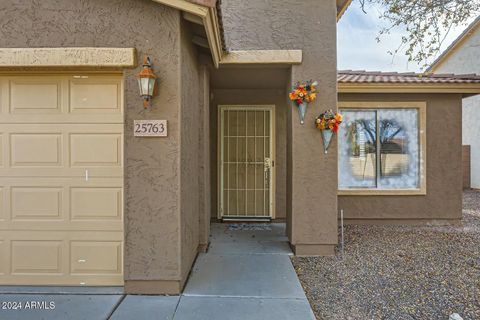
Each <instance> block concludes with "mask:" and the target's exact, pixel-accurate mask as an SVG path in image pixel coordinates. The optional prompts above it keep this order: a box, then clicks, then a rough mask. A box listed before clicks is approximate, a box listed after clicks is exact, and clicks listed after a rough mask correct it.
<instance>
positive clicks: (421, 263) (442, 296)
mask: <svg viewBox="0 0 480 320" xmlns="http://www.w3.org/2000/svg"><path fill="white" fill-rule="evenodd" d="M463 215H464V222H463V226H448V227H437V226H422V227H420V226H347V227H346V229H345V256H344V258H343V259H342V258H341V256H340V253H337V256H336V257H317V258H295V257H294V258H292V261H293V264H294V267H295V270H296V271H297V274H298V276H299V278H300V281H301V282H302V285H303V287H304V289H305V292H306V294H307V297H308V299H309V301H310V304H311V306H312V309H313V310H314V312H315V314H316V316H317V319H335V320H336V319H362V320H364V319H402V320H403V319H428V320H430V319H445V320H447V319H448V317H449V315H450V314H452V313H458V314H459V315H460V316H461V317H463V319H464V320H467V319H468V320H474V319H480V191H466V192H465V193H464V210H463Z"/></svg>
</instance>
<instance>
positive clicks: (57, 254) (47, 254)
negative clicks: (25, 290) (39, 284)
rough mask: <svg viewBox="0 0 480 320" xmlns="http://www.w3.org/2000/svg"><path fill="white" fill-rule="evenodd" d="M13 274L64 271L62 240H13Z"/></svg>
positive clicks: (57, 272)
mask: <svg viewBox="0 0 480 320" xmlns="http://www.w3.org/2000/svg"><path fill="white" fill-rule="evenodd" d="M11 270H12V274H20V273H27V274H47V273H49V274H59V273H62V272H63V270H62V241H52V240H47V241H45V240H44V241H42V240H35V241H27V240H13V241H12V242H11Z"/></svg>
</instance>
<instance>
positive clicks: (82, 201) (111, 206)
mask: <svg viewBox="0 0 480 320" xmlns="http://www.w3.org/2000/svg"><path fill="white" fill-rule="evenodd" d="M70 195H71V196H70V201H71V217H72V219H73V220H85V219H87V220H92V219H94V220H112V219H113V220H121V219H122V189H121V188H105V187H97V188H71V189H70Z"/></svg>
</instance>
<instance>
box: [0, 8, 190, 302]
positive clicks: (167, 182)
mask: <svg viewBox="0 0 480 320" xmlns="http://www.w3.org/2000/svg"><path fill="white" fill-rule="evenodd" d="M180 19H181V16H180V12H178V11H177V10H174V9H171V8H168V7H165V6H162V5H159V4H158V3H155V2H154V1H151V0H102V1H96V0H83V1H76V0H62V1H56V0H43V1H38V2H32V1H29V0H3V1H1V2H0V21H2V25H3V26H2V28H1V29H0V47H127V48H136V50H137V54H138V57H137V60H138V61H142V57H143V56H144V55H149V56H150V57H151V59H152V61H153V63H154V70H155V72H156V74H157V76H158V77H159V87H158V89H159V90H158V96H157V97H156V98H155V99H154V100H153V106H152V107H151V108H149V109H148V110H144V109H143V106H142V100H141V99H140V98H139V96H138V86H137V83H136V77H135V76H136V74H137V73H138V72H139V70H140V68H141V66H137V67H136V68H135V69H128V70H125V71H124V78H125V91H124V99H125V149H124V154H125V156H124V158H125V197H124V198H125V200H124V201H125V212H124V218H125V257H124V266H125V269H124V273H125V280H126V290H127V291H130V292H141V293H147V292H149V293H161V292H167V291H171V292H175V291H176V292H178V290H179V282H180V280H182V271H181V262H182V261H184V262H185V263H183V264H182V266H184V265H185V267H183V269H184V270H185V269H186V268H187V267H186V265H188V263H189V260H191V256H192V251H193V249H192V247H193V245H194V243H195V242H196V241H197V240H193V239H187V241H186V243H185V244H184V245H183V246H182V249H183V250H181V245H180V238H181V235H182V234H184V235H185V234H186V233H189V232H194V233H195V232H197V233H196V234H197V239H198V231H195V228H194V227H192V226H190V225H187V226H185V228H188V230H186V229H182V230H181V229H180V201H181V196H185V195H184V194H183V195H182V194H181V193H180V187H181V178H183V177H181V176H180V169H181V168H180V166H181V165H182V166H185V167H187V168H186V170H187V171H186V172H187V173H188V172H190V171H191V170H193V167H192V166H193V165H192V164H191V160H190V159H191V155H190V154H189V153H188V151H187V152H186V153H184V154H183V155H184V156H185V157H186V159H187V160H186V161H184V162H181V161H180V155H181V150H180V142H181V139H185V140H188V139H190V138H189V137H191V136H193V133H192V132H191V131H188V132H187V134H186V135H185V136H182V138H181V137H180V126H179V125H180V117H181V116H182V117H185V114H181V113H180V104H181V102H183V105H184V106H185V107H186V108H188V109H192V108H193V104H191V103H189V102H188V101H189V100H188V99H185V98H183V99H182V98H181V97H180V90H179V87H180V86H179V84H180V81H181V73H180V63H181V59H180V42H181V41H180V39H181V38H180ZM189 54H190V53H189ZM182 61H183V62H185V63H187V62H189V61H190V57H186V56H184V57H183V59H182ZM187 68H194V67H193V66H192V63H190V64H189V65H188V66H187ZM57 70H58V69H57ZM189 83H190V81H189ZM188 90H189V91H191V92H194V91H195V90H196V89H195V85H191V86H190V85H189V87H188ZM195 99H196V98H195ZM134 119H167V120H168V121H169V122H168V137H167V138H134V137H133V120H134ZM184 127H185V125H184ZM192 128H193V127H192ZM192 130H196V128H193V129H192ZM188 170H190V171H188ZM192 205H193V204H192ZM182 210H183V211H182V217H185V218H189V217H193V216H194V215H195V213H194V212H193V211H192V208H190V207H183V208H182ZM181 231H182V233H181ZM181 251H182V252H185V256H183V257H184V259H183V260H182V261H181V260H180V252H181ZM187 252H188V253H187ZM183 273H185V271H184V272H183ZM141 280H149V281H144V282H142V281H141ZM154 280H155V281H154ZM132 281H138V282H132ZM162 287H163V288H162Z"/></svg>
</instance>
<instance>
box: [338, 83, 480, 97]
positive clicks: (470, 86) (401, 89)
mask: <svg viewBox="0 0 480 320" xmlns="http://www.w3.org/2000/svg"><path fill="white" fill-rule="evenodd" d="M338 93H458V94H463V95H470V96H471V95H477V94H480V83H461V84H454V83H449V84H411V83H409V84H399V83H395V84H392V83H341V82H340V83H338Z"/></svg>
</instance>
